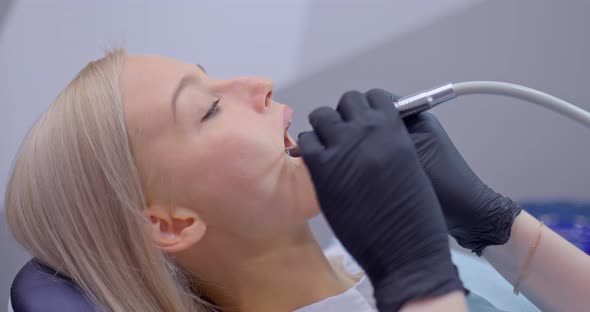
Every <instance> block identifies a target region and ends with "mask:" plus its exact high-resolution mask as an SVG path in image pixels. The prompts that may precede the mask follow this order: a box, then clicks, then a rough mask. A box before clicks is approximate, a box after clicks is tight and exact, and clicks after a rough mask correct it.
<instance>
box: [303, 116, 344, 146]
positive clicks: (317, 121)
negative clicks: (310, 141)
mask: <svg viewBox="0 0 590 312" xmlns="http://www.w3.org/2000/svg"><path fill="white" fill-rule="evenodd" d="M309 123H310V124H311V126H312V127H313V130H314V132H315V133H316V135H317V137H318V138H319V140H320V141H321V143H322V145H324V146H325V147H328V146H331V145H334V144H337V143H338V142H339V141H338V140H339V138H340V137H341V136H342V134H341V133H340V129H341V127H339V125H340V124H342V118H340V115H339V114H338V113H337V112H336V111H335V110H333V109H332V108H330V107H327V106H323V107H320V108H317V109H315V110H313V111H312V112H311V114H309Z"/></svg>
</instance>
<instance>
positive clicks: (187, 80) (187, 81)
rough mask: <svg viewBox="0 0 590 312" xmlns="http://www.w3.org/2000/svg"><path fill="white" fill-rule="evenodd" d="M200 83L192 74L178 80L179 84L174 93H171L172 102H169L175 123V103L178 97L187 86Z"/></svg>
mask: <svg viewBox="0 0 590 312" xmlns="http://www.w3.org/2000/svg"><path fill="white" fill-rule="evenodd" d="M200 81H201V80H200V79H199V78H198V77H197V76H195V75H193V74H187V75H185V76H184V77H182V79H180V82H179V83H178V85H177V86H176V89H175V90H174V93H172V101H171V102H172V116H173V117H174V121H176V106H177V105H176V102H177V99H178V95H179V94H180V92H182V90H184V88H186V87H187V86H189V85H194V84H197V83H199V82H200Z"/></svg>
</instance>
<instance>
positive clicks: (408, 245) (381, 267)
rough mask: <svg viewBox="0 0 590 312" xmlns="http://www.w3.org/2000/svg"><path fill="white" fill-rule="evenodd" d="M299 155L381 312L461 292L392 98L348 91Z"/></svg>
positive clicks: (434, 203)
mask: <svg viewBox="0 0 590 312" xmlns="http://www.w3.org/2000/svg"><path fill="white" fill-rule="evenodd" d="M309 121H310V123H311V125H312V127H313V129H314V131H313V132H304V133H302V134H300V135H299V142H298V144H299V151H300V154H301V156H302V157H303V159H304V161H305V163H306V165H307V167H308V169H309V171H310V173H311V177H312V180H313V183H314V186H315V190H316V193H317V196H318V200H319V203H320V207H321V209H322V211H323V213H324V215H325V217H326V219H327V220H328V223H329V224H330V225H331V227H332V229H333V230H334V233H335V234H336V236H337V237H338V238H339V239H340V241H341V242H342V244H343V245H344V247H345V248H346V249H347V250H348V251H349V252H350V254H351V255H352V256H353V257H354V258H355V259H356V260H357V262H358V263H359V265H360V266H361V267H362V268H363V269H364V270H365V272H366V274H367V275H368V277H369V279H370V280H371V282H372V283H373V286H374V289H375V291H374V295H375V298H376V301H377V305H378V307H379V310H380V311H397V310H398V309H399V308H400V307H401V306H402V305H403V304H404V303H406V302H408V301H410V300H413V299H418V298H426V297H432V296H438V295H442V294H445V293H448V292H451V291H453V290H457V289H461V290H462V289H463V287H462V284H461V281H460V280H459V277H458V274H457V271H456V268H455V266H454V265H453V263H452V262H451V257H450V251H449V245H448V237H447V228H446V225H445V222H444V217H443V214H442V212H441V210H440V205H439V203H438V200H437V198H436V195H435V193H434V190H433V189H432V185H431V183H430V180H429V179H428V177H427V176H426V174H425V173H424V170H423V169H422V166H421V165H420V163H419V161H418V158H417V155H416V152H415V149H414V145H413V142H412V141H411V139H410V137H409V135H408V132H407V130H406V128H405V126H404V123H403V121H402V119H401V118H400V116H399V113H398V111H397V110H396V109H395V107H394V106H393V105H391V99H390V95H389V94H388V93H387V92H385V91H383V90H377V89H374V90H371V91H369V92H367V93H366V94H363V93H359V92H348V93H346V94H344V95H343V96H342V98H341V99H340V102H339V104H338V107H337V111H334V110H333V109H331V108H328V107H322V108H318V109H316V110H315V111H313V112H312V113H311V114H310V115H309Z"/></svg>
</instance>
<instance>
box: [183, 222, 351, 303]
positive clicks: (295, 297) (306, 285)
mask: <svg viewBox="0 0 590 312" xmlns="http://www.w3.org/2000/svg"><path fill="white" fill-rule="evenodd" d="M228 239H229V238H228ZM221 240H222V241H223V240H224V239H223V238H222V239H221ZM231 240H232V242H231V244H228V242H227V241H224V242H222V241H216V242H209V243H207V244H206V246H199V250H198V251H196V253H195V257H194V261H191V262H190V264H189V265H188V266H187V265H183V266H184V267H185V268H188V269H189V270H190V271H191V272H192V273H194V274H195V276H197V279H198V281H199V284H200V285H201V287H198V286H197V291H199V292H200V293H204V294H205V295H206V296H207V297H209V298H210V299H211V300H212V301H213V302H215V303H216V304H217V305H219V306H221V307H222V308H223V311H240V312H248V311H257V312H265V311H272V312H277V311H293V310H296V309H298V308H301V307H304V306H307V305H310V304H312V303H314V302H318V301H321V300H323V299H325V298H327V297H331V296H334V295H337V294H340V293H342V292H344V291H346V290H347V289H349V288H350V287H352V286H353V285H354V284H355V281H354V280H352V279H350V278H347V277H346V276H345V275H344V274H343V273H342V272H336V271H334V270H333V269H332V267H331V265H330V263H329V262H328V260H327V259H326V257H325V256H324V253H323V251H322V250H321V248H320V247H319V245H318V243H317V242H316V240H315V239H314V237H313V235H312V233H311V231H310V230H309V227H308V226H305V227H303V228H301V229H300V230H298V231H296V232H294V233H291V234H289V235H285V236H284V237H280V238H279V237H276V239H273V240H272V241H267V242H265V243H264V244H259V243H257V244H256V245H254V244H248V243H245V244H242V243H239V244H238V243H237V242H235V238H231ZM222 246H223V247H222ZM197 253H198V254H197ZM201 255H202V256H201ZM185 260H186V257H185ZM184 262H186V261H184ZM185 264H186V263H185Z"/></svg>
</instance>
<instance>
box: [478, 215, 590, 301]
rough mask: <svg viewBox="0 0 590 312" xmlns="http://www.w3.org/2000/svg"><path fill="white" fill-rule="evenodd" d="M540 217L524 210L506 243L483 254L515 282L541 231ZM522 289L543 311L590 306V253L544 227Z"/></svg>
mask: <svg viewBox="0 0 590 312" xmlns="http://www.w3.org/2000/svg"><path fill="white" fill-rule="evenodd" d="M539 225H540V223H539V221H538V220H537V219H535V218H534V217H532V216H531V215H529V214H528V213H526V212H525V211H523V212H522V213H521V214H520V215H519V216H518V217H517V218H516V219H515V221H514V224H513V225H512V232H511V236H510V239H509V240H508V242H506V244H504V245H494V246H488V247H487V248H486V249H484V251H483V256H484V257H485V258H486V259H487V260H488V261H489V262H490V264H492V266H494V268H496V270H497V271H498V272H499V273H500V274H502V276H504V278H505V279H506V280H508V281H509V282H510V283H511V284H512V285H514V283H515V282H516V279H517V278H518V275H519V273H520V272H521V270H522V268H523V266H524V264H525V262H527V259H528V256H529V251H530V250H531V247H532V246H533V243H534V242H535V240H536V239H537V236H538V233H539ZM518 290H519V291H520V292H521V293H523V294H524V295H525V296H526V297H527V298H528V299H529V300H531V301H532V302H533V303H534V304H535V305H537V307H539V308H540V309H541V310H543V311H580V309H584V307H586V308H587V307H589V306H590V295H589V294H590V257H588V255H586V254H585V253H584V252H582V251H581V250H579V249H578V248H576V247H575V246H574V245H572V244H571V243H569V242H568V241H566V240H565V239H563V238H562V237H561V236H559V235H558V234H556V233H555V232H553V231H551V230H550V229H549V228H547V227H543V229H542V232H541V236H540V239H539V241H538V244H537V247H536V250H535V252H534V254H533V256H532V257H531V262H530V265H529V268H528V273H527V274H526V275H525V276H524V277H523V278H522V280H521V282H520V285H519V287H518Z"/></svg>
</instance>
